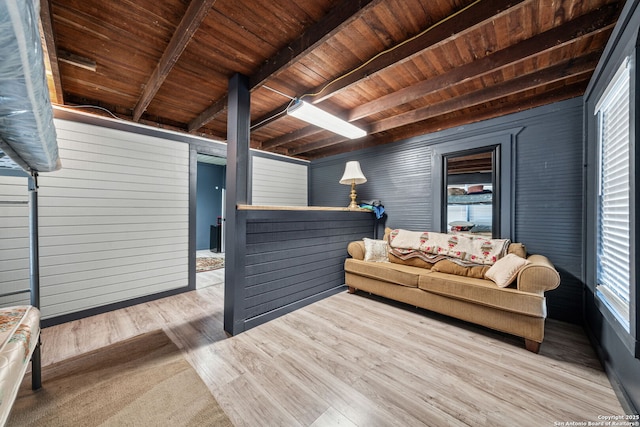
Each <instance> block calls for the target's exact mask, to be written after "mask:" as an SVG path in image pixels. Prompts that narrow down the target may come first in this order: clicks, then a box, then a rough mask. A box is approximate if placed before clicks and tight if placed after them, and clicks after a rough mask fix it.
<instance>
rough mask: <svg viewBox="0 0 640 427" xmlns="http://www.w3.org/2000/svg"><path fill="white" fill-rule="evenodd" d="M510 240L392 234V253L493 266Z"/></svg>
mask: <svg viewBox="0 0 640 427" xmlns="http://www.w3.org/2000/svg"><path fill="white" fill-rule="evenodd" d="M510 243H511V241H510V240H509V239H487V238H486V237H482V236H468V235H463V234H445V233H436V232H431V231H408V230H403V229H395V230H392V231H391V233H390V234H389V246H390V247H391V253H392V254H393V255H395V256H397V257H398V258H400V259H409V258H415V257H417V258H421V259H423V260H425V261H427V262H431V263H435V262H437V261H440V260H441V259H449V260H451V261H453V262H456V263H458V264H460V265H465V266H470V265H493V264H494V263H495V262H496V261H497V260H499V259H500V258H502V257H503V256H504V255H506V253H507V249H508V248H509V244H510Z"/></svg>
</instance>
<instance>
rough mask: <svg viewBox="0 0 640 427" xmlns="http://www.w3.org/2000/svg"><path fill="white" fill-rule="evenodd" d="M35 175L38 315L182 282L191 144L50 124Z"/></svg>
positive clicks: (184, 281) (88, 306) (185, 274)
mask: <svg viewBox="0 0 640 427" xmlns="http://www.w3.org/2000/svg"><path fill="white" fill-rule="evenodd" d="M55 125H56V130H57V133H58V145H59V149H60V157H61V160H62V169H61V170H59V171H57V172H54V173H51V174H43V175H41V176H40V180H39V181H40V190H39V208H40V215H39V222H40V281H41V301H42V312H43V317H44V318H50V317H56V316H60V315H65V314H70V313H74V312H77V311H82V310H86V309H91V308H95V307H99V306H103V305H107V304H112V303H117V302H121V301H126V300H129V299H132V298H137V297H141V296H145V295H151V294H155V293H159V292H163V291H167V290H171V289H176V288H181V287H185V286H187V285H188V271H189V268H188V267H189V266H188V237H189V223H188V220H189V146H188V144H185V143H181V142H176V141H171V140H165V139H160V138H157V137H151V136H145V135H140V134H135V133H129V132H124V131H120V130H115V129H107V128H102V127H98V126H93V125H88V124H83V123H77V122H71V121H66V120H55Z"/></svg>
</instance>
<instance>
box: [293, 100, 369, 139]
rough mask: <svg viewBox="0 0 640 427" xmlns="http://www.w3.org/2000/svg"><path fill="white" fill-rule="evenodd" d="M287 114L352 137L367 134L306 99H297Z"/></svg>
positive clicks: (355, 137) (360, 136)
mask: <svg viewBox="0 0 640 427" xmlns="http://www.w3.org/2000/svg"><path fill="white" fill-rule="evenodd" d="M287 114H288V115H290V116H293V117H295V118H298V119H300V120H304V121H305V122H307V123H311V124H312V125H316V126H319V127H321V128H324V129H326V130H329V131H331V132H334V133H337V134H339V135H342V136H345V137H347V138H350V139H357V138H362V137H363V136H365V135H366V134H367V132H366V131H364V130H362V129H360V128H359V127H357V126H354V125H352V124H351V123H349V122H347V121H345V120H342V119H339V118H338V117H336V116H334V115H333V114H330V113H327V112H326V111H323V110H321V109H319V108H318V107H316V106H314V105H311V104H309V103H307V102H305V101H300V100H296V101H295V102H294V103H293V105H291V106H290V107H289V108H287Z"/></svg>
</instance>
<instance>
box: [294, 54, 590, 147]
mask: <svg viewBox="0 0 640 427" xmlns="http://www.w3.org/2000/svg"><path fill="white" fill-rule="evenodd" d="M598 58H599V54H597V53H593V54H590V55H587V56H585V57H581V58H578V59H575V60H569V61H565V62H562V63H559V64H556V65H554V66H551V67H548V68H545V69H543V70H540V71H536V72H534V73H530V74H525V75H523V76H520V77H518V78H515V79H512V80H509V81H506V82H503V83H500V84H497V85H494V86H491V88H484V89H480V90H477V91H474V92H471V93H468V94H465V95H462V96H459V97H456V98H453V99H450V100H447V101H443V102H440V103H437V104H432V105H430V106H428V107H424V108H420V109H416V110H413V111H409V112H407V113H403V114H399V115H397V116H394V117H391V118H389V119H384V120H380V121H378V122H376V123H373V124H372V125H370V135H368V136H367V137H366V138H364V139H362V140H361V141H360V140H359V142H360V144H364V145H367V144H368V143H370V141H373V140H376V139H378V138H376V137H375V135H374V134H376V133H379V132H384V131H390V130H393V129H396V128H400V127H402V126H407V125H412V124H415V123H418V122H421V121H424V120H427V119H431V118H434V117H439V116H443V115H445V114H448V113H452V112H454V111H457V110H461V109H467V108H471V107H474V106H477V105H481V104H485V103H488V102H491V101H495V100H497V99H501V98H505V97H508V96H510V95H514V94H516V93H520V92H524V91H527V90H531V89H535V88H537V87H540V86H544V85H547V84H549V83H552V82H555V81H560V80H563V79H566V78H567V76H584V79H588V78H589V75H590V74H591V73H592V72H593V70H594V69H595V67H596V65H597V63H598ZM488 89H490V90H488ZM495 116H496V113H495V112H493V116H492V117H495ZM346 140H347V139H346V138H344V137H339V138H338V137H336V138H335V139H333V140H329V139H326V140H323V141H318V142H312V143H310V144H306V145H304V146H302V147H299V148H296V149H292V150H289V155H292V156H293V155H298V154H302V153H308V152H310V151H314V150H319V149H323V148H328V147H330V146H332V145H336V144H339V143H341V142H344V141H346Z"/></svg>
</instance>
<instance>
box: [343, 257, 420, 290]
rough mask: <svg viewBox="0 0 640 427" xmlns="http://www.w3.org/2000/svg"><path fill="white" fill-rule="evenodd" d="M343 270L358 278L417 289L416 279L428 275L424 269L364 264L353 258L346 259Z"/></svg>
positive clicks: (380, 263)
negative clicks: (362, 277)
mask: <svg viewBox="0 0 640 427" xmlns="http://www.w3.org/2000/svg"><path fill="white" fill-rule="evenodd" d="M344 270H345V271H347V272H349V273H354V274H358V275H360V276H364V277H370V278H372V279H378V280H382V281H385V282H389V283H393V284H396V285H402V286H409V287H412V288H417V287H418V277H419V276H420V275H421V274H429V270H425V269H424V268H419V267H411V266H408V265H401V264H393V263H386V262H385V263H382V262H365V261H361V260H357V259H353V258H347V260H346V261H345V263H344Z"/></svg>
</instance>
